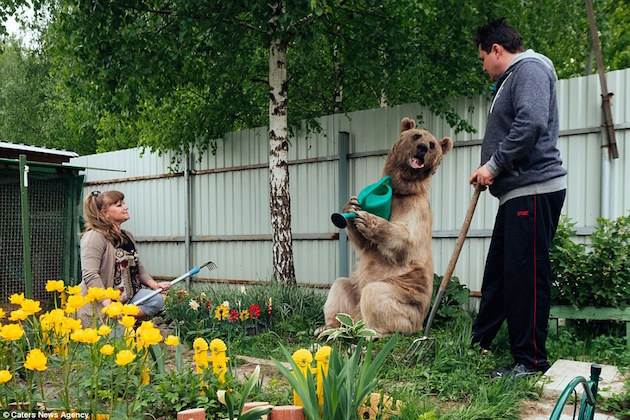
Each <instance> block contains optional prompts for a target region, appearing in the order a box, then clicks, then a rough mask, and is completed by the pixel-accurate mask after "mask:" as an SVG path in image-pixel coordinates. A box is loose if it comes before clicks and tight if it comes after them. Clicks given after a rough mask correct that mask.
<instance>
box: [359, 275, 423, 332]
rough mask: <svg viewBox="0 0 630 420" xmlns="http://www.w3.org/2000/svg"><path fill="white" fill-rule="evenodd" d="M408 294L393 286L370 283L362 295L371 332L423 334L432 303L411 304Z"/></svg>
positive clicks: (362, 308)
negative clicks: (425, 319)
mask: <svg viewBox="0 0 630 420" xmlns="http://www.w3.org/2000/svg"><path fill="white" fill-rule="evenodd" d="M403 294H404V291H403V290H400V289H397V288H395V287H393V285H392V284H391V283H386V282H375V283H370V284H368V285H367V286H365V288H364V289H363V290H362V291H361V313H362V314H363V319H364V320H365V325H366V327H368V328H371V329H373V330H375V331H376V332H377V333H378V334H380V335H388V334H392V333H394V332H400V333H402V334H406V335H410V334H414V333H416V332H418V331H420V330H422V325H423V323H424V317H425V316H426V313H427V310H428V307H429V301H428V299H427V302H426V304H414V305H412V304H409V303H407V302H408V301H407V299H406V296H404V295H403Z"/></svg>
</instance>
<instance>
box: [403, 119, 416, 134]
mask: <svg viewBox="0 0 630 420" xmlns="http://www.w3.org/2000/svg"><path fill="white" fill-rule="evenodd" d="M412 128H416V122H415V121H414V120H412V119H411V118H407V117H405V118H403V119H402V121H401V123H400V132H401V133H402V132H403V131H407V130H411V129H412Z"/></svg>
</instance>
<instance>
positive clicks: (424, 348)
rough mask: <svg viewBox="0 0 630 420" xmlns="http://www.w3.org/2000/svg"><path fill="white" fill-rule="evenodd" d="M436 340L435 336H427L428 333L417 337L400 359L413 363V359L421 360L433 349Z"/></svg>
mask: <svg viewBox="0 0 630 420" xmlns="http://www.w3.org/2000/svg"><path fill="white" fill-rule="evenodd" d="M434 342H435V339H434V338H431V337H427V336H426V335H425V336H424V337H420V338H416V339H415V340H413V342H412V343H411V345H409V347H408V348H407V350H406V351H405V352H404V353H403V355H402V356H401V358H400V360H401V361H402V362H403V363H411V362H412V361H415V362H419V361H420V360H422V358H423V357H424V356H425V355H426V354H427V353H429V352H430V351H431V349H432V348H433V343H434Z"/></svg>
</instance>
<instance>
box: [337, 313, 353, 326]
mask: <svg viewBox="0 0 630 420" xmlns="http://www.w3.org/2000/svg"><path fill="white" fill-rule="evenodd" d="M335 318H337V321H339V322H340V323H341V325H342V326H344V327H353V326H354V320H353V319H352V317H351V316H350V315H348V314H344V313H339V314H337V316H336V317H335Z"/></svg>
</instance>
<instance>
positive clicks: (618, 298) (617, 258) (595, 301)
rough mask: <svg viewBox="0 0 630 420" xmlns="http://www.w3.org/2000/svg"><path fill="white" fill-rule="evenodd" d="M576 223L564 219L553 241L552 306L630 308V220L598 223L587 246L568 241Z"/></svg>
mask: <svg viewBox="0 0 630 420" xmlns="http://www.w3.org/2000/svg"><path fill="white" fill-rule="evenodd" d="M573 226H575V223H574V222H572V221H571V220H570V219H569V218H567V217H566V216H563V217H562V219H561V220H560V223H559V224H558V230H557V231H556V236H555V238H554V240H553V243H552V246H551V250H550V253H549V254H550V259H551V266H552V276H553V277H552V286H553V287H552V289H551V299H552V303H553V304H555V305H572V306H574V307H576V308H580V307H585V306H598V307H626V306H628V305H630V216H625V217H624V216H622V217H619V218H617V219H616V220H613V221H611V220H608V219H604V218H599V219H597V226H596V228H595V231H594V232H593V233H592V234H591V235H590V244H589V245H584V244H580V243H575V242H573V240H572V239H571V238H572V237H573V236H575V234H576V231H575V230H574V229H573Z"/></svg>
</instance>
